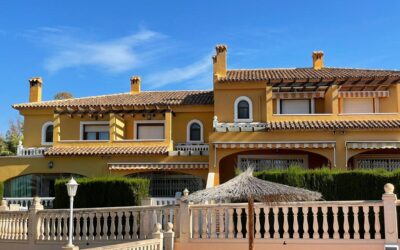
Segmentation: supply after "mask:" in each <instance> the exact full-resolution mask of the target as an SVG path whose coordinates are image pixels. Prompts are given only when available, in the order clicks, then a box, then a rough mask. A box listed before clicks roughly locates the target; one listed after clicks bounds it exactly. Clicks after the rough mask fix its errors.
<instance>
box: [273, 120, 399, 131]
mask: <svg viewBox="0 0 400 250" xmlns="http://www.w3.org/2000/svg"><path fill="white" fill-rule="evenodd" d="M398 128H400V120H366V121H280V122H268V123H266V129H267V130H313V129H329V130H336V129H398Z"/></svg>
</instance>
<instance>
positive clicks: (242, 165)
mask: <svg viewBox="0 0 400 250" xmlns="http://www.w3.org/2000/svg"><path fill="white" fill-rule="evenodd" d="M238 166H239V169H240V170H242V171H243V170H245V169H246V168H248V167H249V166H251V167H253V168H254V171H263V170H270V169H282V170H284V169H288V168H289V167H302V168H304V167H306V166H307V163H306V158H305V157H302V156H300V157H299V158H286V157H282V158H279V156H278V157H277V158H270V159H267V158H255V157H246V156H242V157H239V164H238Z"/></svg>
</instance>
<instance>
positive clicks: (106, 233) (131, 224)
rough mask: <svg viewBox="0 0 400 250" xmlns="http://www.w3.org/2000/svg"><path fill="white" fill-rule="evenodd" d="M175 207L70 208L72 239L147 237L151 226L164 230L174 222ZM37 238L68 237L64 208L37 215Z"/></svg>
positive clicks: (138, 238) (60, 239)
mask: <svg viewBox="0 0 400 250" xmlns="http://www.w3.org/2000/svg"><path fill="white" fill-rule="evenodd" d="M177 211H178V207H175V206H143V207H121V208H93V209H75V210H74V228H73V230H74V232H73V235H74V239H73V240H74V241H83V242H90V241H133V240H141V239H150V238H151V236H152V233H153V229H154V225H155V224H157V223H160V224H161V225H162V226H163V227H162V228H164V229H166V228H167V226H168V222H172V223H174V222H175V223H176V220H177V216H176V214H177ZM37 216H38V234H37V238H36V239H37V240H39V241H66V240H68V230H69V229H68V219H69V210H68V209H49V210H42V211H39V212H38V214H37Z"/></svg>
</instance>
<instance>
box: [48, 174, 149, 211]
mask: <svg viewBox="0 0 400 250" xmlns="http://www.w3.org/2000/svg"><path fill="white" fill-rule="evenodd" d="M76 181H77V182H78V184H79V187H78V192H77V194H76V196H75V200H74V207H76V208H90V207H116V206H135V205H139V203H140V200H141V199H142V198H144V197H147V196H148V192H149V185H150V182H149V180H147V179H137V178H127V177H112V176H107V177H93V178H89V177H84V178H77V179H76ZM67 182H68V179H59V180H56V183H55V197H56V199H55V201H54V207H55V208H68V207H69V197H68V194H67V188H66V186H65V184H66V183H67Z"/></svg>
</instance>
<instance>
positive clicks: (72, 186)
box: [64, 177, 79, 249]
mask: <svg viewBox="0 0 400 250" xmlns="http://www.w3.org/2000/svg"><path fill="white" fill-rule="evenodd" d="M65 185H66V186H67V191H68V196H69V231H68V244H67V245H66V246H65V247H64V249H79V248H77V247H75V246H74V245H73V244H72V233H73V224H74V215H73V211H74V197H75V195H76V191H77V190H78V185H79V184H78V183H77V182H76V181H75V179H74V177H72V178H71V180H69V181H68V183H67V184H65Z"/></svg>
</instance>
